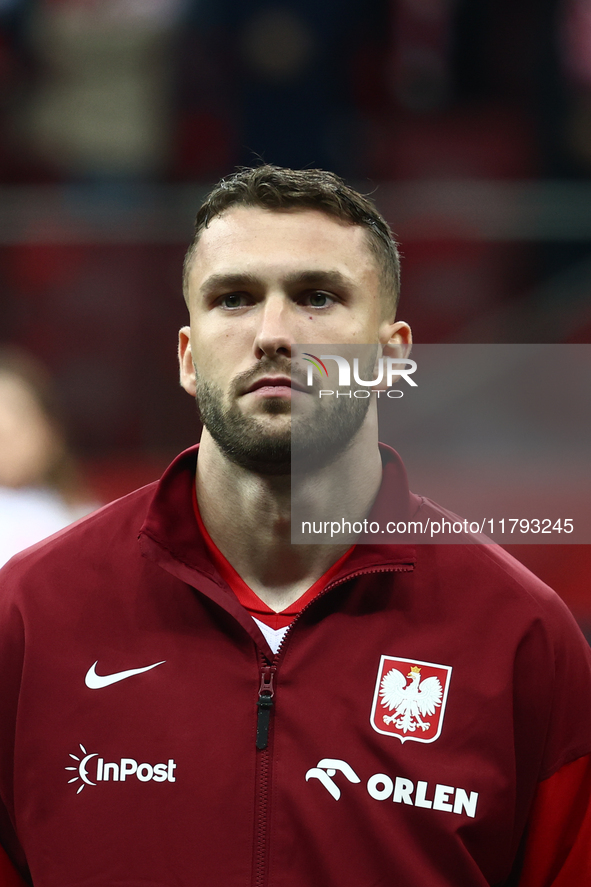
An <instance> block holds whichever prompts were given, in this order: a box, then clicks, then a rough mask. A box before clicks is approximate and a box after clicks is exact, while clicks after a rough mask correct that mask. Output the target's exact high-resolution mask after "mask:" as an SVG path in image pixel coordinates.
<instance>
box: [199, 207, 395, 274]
mask: <svg viewBox="0 0 591 887" xmlns="http://www.w3.org/2000/svg"><path fill="white" fill-rule="evenodd" d="M238 270H240V271H244V272H247V273H250V274H270V275H274V276H275V275H282V274H289V273H291V272H295V271H301V270H319V271H326V270H333V271H339V272H340V273H341V274H343V275H345V276H346V277H349V278H351V279H352V280H354V281H355V282H358V283H360V284H365V285H369V284H372V285H377V283H378V268H377V262H376V259H375V257H374V254H373V253H372V251H371V249H370V247H369V245H368V240H367V233H366V230H365V228H363V227H361V226H360V225H353V224H351V223H349V222H347V221H342V220H341V219H338V218H335V217H333V216H329V215H326V214H325V213H323V212H319V211H318V210H312V209H311V210H307V209H306V210H285V211H284V210H280V211H278V210H268V209H263V208H261V207H243V206H238V207H232V208H231V209H229V210H227V211H226V212H225V213H223V214H222V215H221V216H217V217H216V218H215V219H213V220H212V222H211V223H210V224H209V226H208V227H207V228H205V229H204V231H203V232H202V233H201V237H200V239H199V241H198V243H197V246H196V248H195V250H194V252H193V260H192V263H191V269H190V274H189V281H190V284H191V286H192V287H194V286H199V285H200V283H201V281H203V280H204V279H205V278H206V277H208V276H209V275H210V274H213V273H220V272H221V273H225V272H228V273H233V272H235V271H238Z"/></svg>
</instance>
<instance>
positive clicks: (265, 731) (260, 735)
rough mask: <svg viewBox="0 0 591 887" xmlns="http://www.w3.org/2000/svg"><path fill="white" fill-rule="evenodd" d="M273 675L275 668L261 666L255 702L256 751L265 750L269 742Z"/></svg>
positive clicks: (273, 693) (273, 692) (273, 691)
mask: <svg viewBox="0 0 591 887" xmlns="http://www.w3.org/2000/svg"><path fill="white" fill-rule="evenodd" d="M274 674H275V666H273V665H267V666H263V668H262V669H261V684H260V687H259V698H258V700H257V709H258V712H257V738H256V747H257V748H258V749H265V748H267V743H268V742H269V722H270V720H271V709H272V708H273V697H274V696H275V690H274V687H273V676H274Z"/></svg>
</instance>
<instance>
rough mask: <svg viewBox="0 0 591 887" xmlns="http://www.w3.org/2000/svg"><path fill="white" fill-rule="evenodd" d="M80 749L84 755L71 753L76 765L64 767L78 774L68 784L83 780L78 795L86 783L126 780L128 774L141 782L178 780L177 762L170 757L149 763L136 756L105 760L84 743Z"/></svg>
mask: <svg viewBox="0 0 591 887" xmlns="http://www.w3.org/2000/svg"><path fill="white" fill-rule="evenodd" d="M80 751H81V752H82V755H83V757H80V756H79V755H73V754H70V757H71V758H72V760H73V761H77V764H76V766H70V767H65V768H64V769H65V770H70V771H74V772H75V773H76V776H72V778H71V779H68V784H69V783H74V782H78V780H81V785H79V786H78V790H77V792H76V794H78V795H79V794H80V792H81V791H82V789H83V788H84V787H85V786H86V785H96V784H97V783H99V782H125V780H126V779H127V777H128V776H135V778H136V779H138V780H139V781H140V782H176V777H175V776H174V771H175V770H176V764H175V762H174V760H173V759H172V758H169V759H168V761H167V762H166V763H164V762H163V763H160V764H148V763H147V762H144V763H143V764H140V763H139V762H138V761H136V760H135V758H120V760H119V761H105V759H104V758H101V757H99V755H98V753H97V752H93V753H92V754H89V753H88V752H87V751H86V749H85V748H84V746H83V745H82V743H80ZM95 758H96V760H95ZM89 769H90V770H91V772H90V773H89ZM91 777H92V778H91Z"/></svg>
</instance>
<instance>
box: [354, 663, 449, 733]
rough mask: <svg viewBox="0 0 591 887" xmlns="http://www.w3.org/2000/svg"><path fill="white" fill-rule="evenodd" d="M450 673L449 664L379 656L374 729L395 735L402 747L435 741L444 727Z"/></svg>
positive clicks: (371, 717)
mask: <svg viewBox="0 0 591 887" xmlns="http://www.w3.org/2000/svg"><path fill="white" fill-rule="evenodd" d="M451 673H452V667H451V665H441V664H439V663H436V662H424V661H422V660H420V659H414V660H413V659H403V658H401V657H399V656H386V655H384V656H382V657H381V659H380V666H379V668H378V674H377V678H376V683H375V690H374V697H373V705H372V709H371V715H370V723H371V726H372V727H373V729H374V730H375V731H376V732H377V733H384V734H385V735H388V736H397V737H398V739H399V740H400V741H401V742H402V743H403V744H404V743H405V742H408V741H410V740H412V741H414V742H435V741H436V740H437V739H438V738H439V736H440V735H441V730H442V727H443V717H444V713H445V707H446V703H447V696H448V692H449V685H450V680H451ZM405 675H406V677H405Z"/></svg>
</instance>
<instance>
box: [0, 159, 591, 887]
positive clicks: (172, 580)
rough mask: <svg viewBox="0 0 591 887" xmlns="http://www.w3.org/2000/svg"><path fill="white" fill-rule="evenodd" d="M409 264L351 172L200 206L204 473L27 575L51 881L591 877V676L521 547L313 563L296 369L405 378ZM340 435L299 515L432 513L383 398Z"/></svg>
mask: <svg viewBox="0 0 591 887" xmlns="http://www.w3.org/2000/svg"><path fill="white" fill-rule="evenodd" d="M397 262H398V260H397V254H396V250H395V245H394V243H393V241H392V239H391V235H390V232H389V229H388V227H387V225H386V223H385V222H384V220H383V219H382V218H381V217H380V216H379V215H378V213H377V212H376V210H375V208H374V207H373V206H372V205H371V204H370V203H369V202H368V201H367V200H365V199H364V198H363V197H361V196H360V195H358V194H356V193H355V192H354V191H352V190H351V189H349V188H347V187H346V186H345V185H344V184H343V183H342V182H341V181H340V180H339V179H337V178H336V177H335V176H332V175H331V174H328V173H323V172H319V171H315V170H308V171H304V172H294V171H290V170H281V169H276V168H273V167H261V168H259V169H256V170H243V171H241V172H239V173H237V174H236V175H235V176H233V177H231V178H230V179H228V180H226V181H222V182H221V183H220V184H219V185H218V186H217V187H216V188H215V189H214V190H213V192H212V194H211V195H210V196H209V198H208V199H207V201H206V202H205V204H204V206H203V207H202V209H201V210H200V212H199V214H198V217H197V224H196V234H195V240H194V243H193V244H192V246H191V247H190V249H189V252H188V255H187V260H186V265H185V292H186V297H187V302H188V305H189V310H190V318H191V325H190V327H184V328H183V329H182V330H181V332H180V339H179V356H180V368H181V383H182V385H183V387H184V388H185V389H186V390H187V391H188V392H189V393H190V394H191V395H192V396H196V397H197V400H198V404H199V408H200V410H201V415H202V418H203V422H204V425H205V427H204V431H203V436H202V439H201V445H200V448H199V450H198V452H197V449H196V448H193V449H191V450H189V451H187V452H186V453H183V454H181V456H180V457H179V458H178V459H177V460H176V461H175V462H174V463H173V464H172V466H170V468H169V469H168V470H167V472H166V473H165V475H164V476H163V478H162V479H161V481H160V482H159V483H158V484H157V485H152V486H149V487H146V488H144V489H142V490H138V491H137V492H135V493H133V494H131V495H130V496H128V497H125V498H124V499H122V500H119V501H118V502H115V503H112V504H111V505H109V506H107V507H106V508H104V509H102V510H101V511H99V512H97V513H95V514H94V515H91V516H90V517H88V518H86V519H84V520H83V521H81V522H79V523H78V524H77V525H76V526H74V527H73V528H71V529H69V530H66V531H63V532H62V533H61V534H59V535H58V536H55V537H53V538H52V539H51V540H49V541H46V542H44V543H41V544H39V545H38V546H36V548H34V549H31V550H30V551H29V552H28V553H27V554H24V555H20V556H18V557H17V558H16V559H14V560H13V561H12V562H11V563H10V564H9V565H8V567H6V568H5V571H4V572H3V574H2V580H1V582H2V596H1V611H0V626H1V634H2V639H1V643H0V674H1V675H2V681H3V689H2V693H1V694H0V730H1V735H2V739H1V745H0V755H1V757H0V793H1V797H2V801H3V805H4V807H3V812H2V817H1V819H0V837H1V839H2V843H3V846H4V847H5V848H6V851H7V854H8V856H9V857H10V859H11V860H12V861H13V863H14V864H15V866H16V867H17V868H18V869H19V871H20V872H21V874H22V875H23V877H24V878H25V879H27V880H28V882H29V883H33V884H34V885H35V887H54V885H60V887H68V885H81V884H88V885H90V884H93V885H97V887H99V885H100V887H105V885H115V884H118V885H119V884H121V885H123V884H129V885H139V884H142V885H146V887H147V885H154V887H156V885H158V887H160V885H173V884H174V885H191V887H194V885H200V887H201V885H203V887H207V885H224V887H239V885H240V887H242V885H245V884H252V885H256V887H263V885H269V887H295V885H298V887H302V885H310V887H312V885H314V887H316V885H319V887H378V885H391V884H396V885H397V887H419V885H420V887H483V885H497V887H500V885H505V887H508V885H516V884H519V885H520V887H549V885H553V887H573V885H579V884H584V883H587V880H588V879H589V877H590V876H591V868H590V864H589V827H590V826H589V824H590V821H591V820H590V817H589V813H588V795H589V784H590V781H591V779H590V777H591V766H590V763H589V761H590V758H589V755H590V753H591V711H590V709H591V707H590V706H589V692H590V689H591V667H590V661H589V651H588V649H587V646H586V644H585V642H584V641H583V639H582V637H581V635H580V633H579V632H578V630H577V628H576V626H575V625H574V622H573V621H572V619H571V618H570V616H569V614H568V612H567V611H566V608H565V607H564V606H563V605H562V604H561V602H560V601H559V599H558V598H557V597H556V596H555V595H554V594H553V593H552V592H551V591H550V590H549V589H548V588H546V587H545V586H544V585H543V584H542V583H541V582H539V581H538V580H537V579H536V578H535V577H533V576H532V575H531V574H529V573H528V572H527V571H526V570H525V569H523V568H522V567H521V566H520V565H519V564H518V563H516V562H515V561H513V560H512V559H511V558H510V557H508V556H507V555H506V554H505V553H504V552H503V551H502V550H500V549H498V548H497V547H496V546H491V545H474V544H471V545H470V544H466V545H457V546H456V545H447V546H446V545H442V546H431V545H424V546H419V545H417V546H411V545H375V544H358V545H355V546H349V545H347V544H345V545H335V546H324V545H321V546H315V545H309V546H308V545H292V544H291V542H290V513H291V512H290V493H291V490H290V477H289V473H290V444H291V433H292V429H291V412H290V401H291V400H293V402H294V404H295V403H297V404H298V406H299V408H300V409H299V411H298V416H300V415H301V416H302V417H303V418H302V427H303V431H302V430H301V429H298V428H297V427H295V426H294V429H293V435H294V440H295V441H298V442H299V444H300V445H301V446H302V447H303V448H304V449H305V447H306V439H307V438H306V434H307V432H308V431H309V430H310V427H314V428H317V427H318V423H319V422H320V424H322V422H321V418H322V417H321V416H320V414H319V413H318V412H317V408H316V406H315V405H314V404H315V401H314V398H313V397H312V396H311V395H310V393H308V391H307V390H306V385H305V384H304V383H303V380H304V379H305V375H304V376H302V375H301V372H300V369H299V368H298V367H297V366H296V367H295V368H294V373H293V381H292V376H291V372H290V371H291V369H292V367H291V360H292V349H293V348H294V346H295V345H296V344H297V343H305V344H314V343H318V344H325V343H329V344H331V343H334V344H335V345H337V344H341V343H343V344H346V345H347V344H348V345H357V344H362V343H364V344H366V345H373V346H374V347H375V349H376V352H377V351H378V350H379V351H380V352H381V353H382V354H388V353H391V354H404V353H405V349H406V347H407V346H408V344H409V342H410V331H409V328H408V326H407V325H406V324H405V323H403V322H400V321H396V320H395V301H396V292H397V278H398V264H397ZM295 412H296V410H295V409H294V413H295ZM332 420H334V422H333V421H332ZM314 423H315V424H314ZM333 425H335V426H336V430H335V428H334V427H333ZM326 426H328V427H326ZM318 434H319V436H320V437H321V438H322V439H323V440H324V443H325V446H324V448H322V447H320V448H319V447H310V452H309V456H310V460H311V462H312V466H313V471H312V475H313V478H312V479H310V478H308V479H306V478H304V480H303V483H302V485H301V488H300V487H298V489H297V490H296V491H295V495H297V496H299V497H300V498H301V499H302V500H304V501H309V502H311V503H313V504H314V503H317V501H318V499H319V498H321V496H323V495H325V494H326V495H327V496H328V498H329V499H330V501H331V503H333V504H334V503H335V502H339V501H342V497H343V495H344V493H343V490H345V492H346V501H347V504H348V506H350V507H351V508H352V509H353V510H354V511H355V512H356V513H358V514H368V513H370V512H371V514H376V513H380V509H383V507H384V503H395V506H394V507H395V508H396V510H397V511H398V513H400V514H404V515H412V516H416V515H417V514H429V513H430V511H431V512H433V510H434V509H435V510H436V507H435V506H432V505H430V504H428V503H425V502H423V501H422V500H421V499H420V498H419V497H416V496H413V495H412V494H410V493H409V492H408V488H407V486H406V480H405V474H404V469H403V468H402V466H401V464H400V462H399V460H398V458H397V456H396V454H395V453H394V452H393V451H391V450H389V449H388V448H382V449H381V450H380V449H379V448H378V444H377V427H376V410H375V400H373V401H372V403H371V404H369V406H367V408H363V409H361V408H359V409H357V408H353V407H351V409H345V410H344V411H343V412H341V411H340V410H339V411H338V414H337V413H335V415H334V416H332V419H331V421H330V422H328V423H325V427H320V428H318ZM327 442H330V444H331V448H329V449H328V450H327V446H326V444H327ZM327 451H328V452H330V458H328V456H327V455H326V452H327ZM323 452H324V453H325V455H324V457H323V456H322V453H323ZM343 478H345V481H343ZM312 480H313V483H312ZM138 534H139V537H138Z"/></svg>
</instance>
